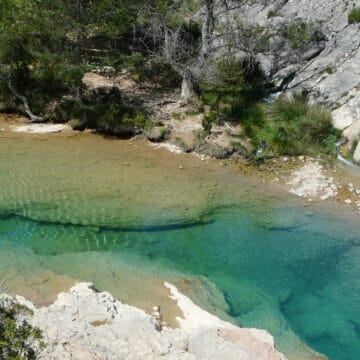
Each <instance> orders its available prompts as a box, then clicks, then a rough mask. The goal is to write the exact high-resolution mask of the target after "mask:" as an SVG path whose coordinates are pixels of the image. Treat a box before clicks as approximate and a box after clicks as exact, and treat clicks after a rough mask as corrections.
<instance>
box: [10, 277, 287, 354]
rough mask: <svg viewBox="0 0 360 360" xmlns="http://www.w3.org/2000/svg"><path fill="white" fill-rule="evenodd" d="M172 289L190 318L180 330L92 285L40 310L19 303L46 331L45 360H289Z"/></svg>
mask: <svg viewBox="0 0 360 360" xmlns="http://www.w3.org/2000/svg"><path fill="white" fill-rule="evenodd" d="M166 286H167V287H168V288H169V289H170V291H171V294H172V295H171V297H172V298H173V299H174V300H176V301H177V302H178V304H179V307H180V308H181V309H182V311H183V313H184V315H185V319H179V322H180V325H181V328H180V329H170V328H168V327H162V326H161V324H160V321H161V320H160V319H161V316H160V315H159V314H157V316H156V317H154V316H150V315H148V314H147V313H145V312H144V311H143V310H140V309H137V308H135V307H132V306H129V305H125V304H123V303H121V302H120V301H118V300H116V299H114V298H113V297H112V296H111V295H110V294H109V293H108V292H97V291H96V289H95V288H94V287H93V286H92V284H90V283H80V284H77V285H75V286H74V287H72V288H71V289H70V290H69V292H67V293H61V294H59V295H58V299H57V301H56V302H55V303H54V304H52V305H50V306H48V307H43V308H40V309H37V308H35V306H34V305H33V304H32V303H31V302H29V301H27V300H25V299H24V298H21V297H17V301H18V302H20V303H22V304H24V305H26V306H27V307H29V308H31V310H33V315H31V316H30V318H28V320H29V321H30V322H31V323H32V324H33V325H35V326H38V327H39V328H40V329H42V330H43V333H44V337H45V339H44V340H45V341H46V343H47V344H48V345H47V347H46V348H45V349H43V350H42V351H41V353H40V357H39V358H40V359H44V360H45V359H46V360H48V359H53V360H55V359H78V360H80V359H87V360H88V359H114V360H115V359H116V360H119V359H160V358H161V359H168V360H175V359H177V360H180V359H184V360H195V359H204V360H205V359H222V360H232V359H234V360H250V359H254V360H285V357H284V355H282V354H281V353H279V352H278V351H277V350H276V349H275V346H274V339H273V338H272V336H271V335H270V334H268V333H267V332H266V331H263V330H257V329H243V328H239V327H236V326H234V325H232V324H230V323H227V322H224V321H222V320H220V319H218V318H217V317H215V316H214V315H211V314H209V313H207V312H206V311H204V310H202V309H200V308H199V307H197V306H196V305H195V304H193V303H192V302H191V300H190V299H188V298H187V297H186V296H184V295H182V294H180V293H179V292H178V291H177V289H176V288H175V287H173V286H172V285H170V284H166ZM157 310H158V308H157ZM159 310H160V309H159ZM158 312H159V311H158Z"/></svg>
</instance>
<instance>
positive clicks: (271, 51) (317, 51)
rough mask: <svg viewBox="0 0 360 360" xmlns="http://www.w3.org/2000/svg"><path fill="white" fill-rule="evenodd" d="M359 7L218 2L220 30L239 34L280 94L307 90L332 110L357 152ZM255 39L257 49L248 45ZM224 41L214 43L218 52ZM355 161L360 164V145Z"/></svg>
mask: <svg viewBox="0 0 360 360" xmlns="http://www.w3.org/2000/svg"><path fill="white" fill-rule="evenodd" d="M355 6H356V7H359V6H360V1H359V0H355V1H349V2H346V1H343V0H327V1H324V0H296V1H295V0H272V1H264V0H254V1H244V2H239V1H220V0H218V1H216V7H215V11H214V19H215V28H219V29H220V28H223V27H230V28H231V30H232V31H235V32H236V33H237V34H238V37H239V38H240V39H241V40H240V41H239V45H238V46H239V49H240V50H239V53H240V54H241V50H242V51H243V54H245V53H246V54H249V52H250V53H253V54H255V55H256V57H257V59H258V61H259V62H260V65H261V68H262V70H263V71H264V73H265V75H266V77H267V79H268V80H269V81H270V82H274V84H275V86H276V87H277V89H278V90H279V91H284V90H286V91H297V92H298V91H302V90H306V91H307V92H308V93H309V94H310V98H311V99H313V100H314V101H317V102H319V103H321V104H324V105H326V106H329V107H330V108H331V109H332V115H333V121H334V125H335V127H337V128H339V129H340V130H344V135H345V136H346V137H347V139H348V140H349V142H350V144H349V146H350V147H351V145H352V143H353V142H354V141H358V140H359V137H360V24H358V23H354V24H349V22H348V14H349V12H350V11H351V9H352V8H353V7H355ZM244 24H245V25H244ZM256 28H257V31H255V30H254V29H256ZM229 33H231V31H230V32H229ZM254 34H257V39H256V36H255V35H254ZM250 35H251V36H250ZM251 37H252V38H253V40H254V44H255V45H254V44H252V43H251V42H250V41H244V39H245V40H246V39H250V38H251ZM223 38H224V36H221V35H220V33H219V36H218V37H217V36H215V37H214V38H213V39H212V47H213V51H215V52H216V51H217V49H219V48H221V47H220V46H219V44H221V42H222V41H224V39H223ZM256 40H261V41H262V44H261V46H259V41H258V42H256ZM225 41H226V40H225ZM357 154H358V156H357ZM355 157H356V158H355V160H356V161H360V145H358V149H357V151H356V152H355Z"/></svg>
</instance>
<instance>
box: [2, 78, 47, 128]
mask: <svg viewBox="0 0 360 360" xmlns="http://www.w3.org/2000/svg"><path fill="white" fill-rule="evenodd" d="M0 80H4V81H5V83H6V85H7V87H8V88H9V90H10V91H11V92H12V94H13V95H14V96H15V97H16V98H17V99H19V100H20V101H21V102H22V103H23V105H24V111H25V113H26V114H27V115H28V116H29V118H30V122H43V121H46V119H45V117H43V116H38V115H35V114H34V113H33V112H32V111H31V108H30V105H29V101H28V99H27V98H26V97H25V96H24V95H21V94H19V93H18V92H17V90H16V89H15V88H14V87H13V85H12V84H11V81H10V80H5V79H4V78H1V77H0Z"/></svg>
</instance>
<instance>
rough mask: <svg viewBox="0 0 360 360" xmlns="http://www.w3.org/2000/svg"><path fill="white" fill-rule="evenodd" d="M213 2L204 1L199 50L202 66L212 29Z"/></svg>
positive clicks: (211, 0)
mask: <svg viewBox="0 0 360 360" xmlns="http://www.w3.org/2000/svg"><path fill="white" fill-rule="evenodd" d="M213 10H214V1H213V0H206V2H205V14H204V21H203V24H202V29H201V50H200V62H201V65H203V64H204V62H205V60H206V58H207V56H208V54H209V43H210V39H211V34H212V32H213V29H214V13H213Z"/></svg>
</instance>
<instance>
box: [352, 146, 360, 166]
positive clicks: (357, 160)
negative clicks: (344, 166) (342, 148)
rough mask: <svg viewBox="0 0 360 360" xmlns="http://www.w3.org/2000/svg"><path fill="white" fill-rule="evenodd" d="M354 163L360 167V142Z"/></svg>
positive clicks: (354, 156)
mask: <svg viewBox="0 0 360 360" xmlns="http://www.w3.org/2000/svg"><path fill="white" fill-rule="evenodd" d="M353 161H354V162H355V163H357V164H359V165H360V142H359V143H358V144H357V146H356V149H355V152H354V155H353Z"/></svg>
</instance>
